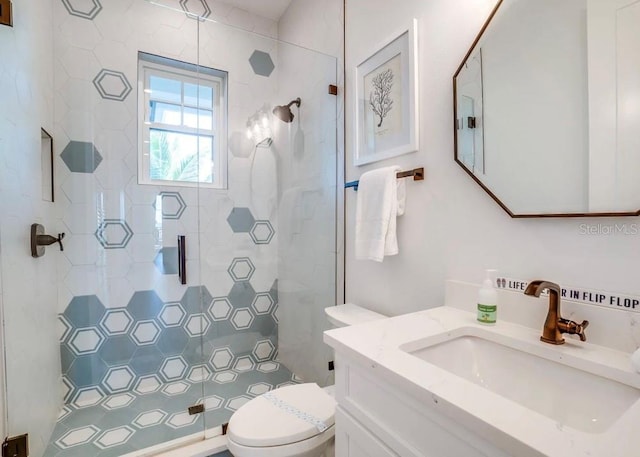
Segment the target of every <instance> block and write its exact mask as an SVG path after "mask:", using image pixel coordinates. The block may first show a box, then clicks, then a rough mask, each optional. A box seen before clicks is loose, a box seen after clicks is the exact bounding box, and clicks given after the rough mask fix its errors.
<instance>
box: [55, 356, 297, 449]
mask: <svg viewBox="0 0 640 457" xmlns="http://www.w3.org/2000/svg"><path fill="white" fill-rule="evenodd" d="M265 364H267V365H265ZM261 365H262V370H261V371H258V370H257V369H252V370H248V371H245V372H240V373H238V372H231V371H230V372H227V373H228V378H227V379H222V381H224V382H223V383H220V381H221V379H220V378H218V381H217V382H214V381H211V380H210V381H206V382H204V383H192V382H189V381H188V380H183V381H177V382H172V383H168V384H164V385H161V386H158V388H157V389H156V390H155V391H154V392H149V393H147V394H144V395H140V394H138V393H136V392H133V391H132V392H126V393H122V394H117V395H112V396H109V397H107V398H105V399H104V400H103V401H102V402H101V403H100V404H99V405H96V406H90V407H85V408H72V407H71V406H65V408H64V409H63V410H62V412H61V413H60V418H59V420H58V423H57V425H56V427H55V430H54V432H53V436H52V437H51V440H50V443H49V446H48V447H47V449H46V451H45V455H44V457H94V456H99V457H117V456H121V455H124V454H127V453H129V452H133V451H136V450H140V449H144V448H146V447H149V446H153V445H156V444H160V443H163V442H167V441H170V440H173V439H176V438H180V437H183V436H187V435H191V434H194V433H198V432H200V431H202V430H204V429H205V428H211V427H216V426H218V425H220V424H223V423H225V422H227V421H228V420H229V418H230V417H231V415H232V414H233V412H234V411H235V410H236V409H238V408H239V407H240V406H242V405H243V404H244V403H246V402H247V401H249V400H250V399H251V398H253V397H255V396H257V395H260V394H262V393H264V392H267V391H269V390H271V389H273V388H276V387H278V386H282V385H286V384H293V383H297V382H300V380H299V379H298V378H297V377H296V376H295V375H293V374H292V373H291V372H290V371H289V370H288V369H287V368H286V367H285V366H284V365H282V364H280V363H277V362H264V363H262V364H261ZM199 402H204V404H205V413H204V414H201V415H195V416H189V414H188V413H187V407H188V406H191V405H195V404H198V403H199Z"/></svg>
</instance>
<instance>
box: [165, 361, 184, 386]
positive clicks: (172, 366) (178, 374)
mask: <svg viewBox="0 0 640 457" xmlns="http://www.w3.org/2000/svg"><path fill="white" fill-rule="evenodd" d="M186 370H187V363H186V362H185V361H184V359H183V358H182V357H170V358H168V359H166V360H165V361H164V363H163V364H162V368H160V374H161V375H162V377H163V378H164V379H165V380H167V381H173V380H175V379H180V378H182V377H183V376H184V373H185V371H186Z"/></svg>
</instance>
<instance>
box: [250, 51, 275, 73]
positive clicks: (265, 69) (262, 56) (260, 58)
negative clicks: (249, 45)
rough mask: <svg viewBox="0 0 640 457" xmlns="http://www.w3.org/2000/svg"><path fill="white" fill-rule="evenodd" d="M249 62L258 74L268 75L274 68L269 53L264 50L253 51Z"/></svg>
mask: <svg viewBox="0 0 640 457" xmlns="http://www.w3.org/2000/svg"><path fill="white" fill-rule="evenodd" d="M249 63H250V64H251V68H253V72H254V73H255V74H256V75H260V76H266V77H269V76H271V73H273V70H274V69H275V68H276V66H275V65H274V64H273V60H271V56H270V55H269V53H267V52H264V51H258V50H256V51H253V54H251V57H249Z"/></svg>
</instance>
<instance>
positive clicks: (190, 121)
mask: <svg viewBox="0 0 640 457" xmlns="http://www.w3.org/2000/svg"><path fill="white" fill-rule="evenodd" d="M198 111H199V112H200V124H199V125H198ZM184 125H185V126H187V127H191V128H194V129H203V130H213V112H212V111H208V110H204V109H201V110H197V109H195V108H185V109H184Z"/></svg>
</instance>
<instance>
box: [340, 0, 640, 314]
mask: <svg viewBox="0 0 640 457" xmlns="http://www.w3.org/2000/svg"><path fill="white" fill-rule="evenodd" d="M494 4H495V2H494V1H493V0H430V1H426V0H406V1H403V2H388V1H385V0H349V2H348V3H347V12H346V17H347V39H346V42H347V49H346V53H347V62H346V64H347V94H353V80H352V75H353V69H354V65H355V64H356V61H357V60H358V59H361V58H362V55H363V53H366V52H368V51H369V50H371V49H372V47H374V46H375V45H376V44H377V43H380V40H381V39H383V37H386V36H391V35H393V33H395V32H396V31H398V30H399V29H401V28H403V27H407V26H408V24H409V21H410V19H411V18H413V17H416V18H418V20H419V22H420V26H419V29H420V38H419V44H420V49H419V54H420V93H421V95H420V97H421V100H420V104H419V106H420V110H421V121H420V125H421V131H420V138H421V146H420V151H419V152H417V153H414V154H410V155H405V156H402V157H399V158H396V159H391V160H388V161H384V162H379V163H375V164H372V165H369V166H366V167H354V166H353V161H352V153H353V138H354V136H353V133H354V128H353V119H354V116H353V113H354V107H353V100H352V98H351V97H350V98H349V99H348V100H347V102H348V108H347V179H348V180H351V179H357V178H358V177H359V175H360V174H361V173H362V172H363V171H365V170H370V169H373V168H376V167H379V166H384V165H389V164H395V163H397V164H399V165H400V166H402V167H403V168H405V169H408V168H413V167H416V166H424V167H425V172H426V180H425V181H423V182H415V183H414V182H409V183H407V184H408V186H407V187H408V192H407V193H408V202H407V210H406V214H405V215H404V216H402V217H401V218H400V220H399V224H398V230H399V235H398V236H399V245H400V254H399V255H398V256H396V257H393V258H388V259H386V260H385V261H384V263H382V264H376V263H373V262H368V261H356V260H355V259H354V255H353V246H354V243H353V228H354V213H355V193H354V192H348V193H347V200H346V227H347V230H346V237H347V250H346V264H347V265H346V281H347V297H346V298H347V300H348V301H352V302H355V303H358V304H361V305H364V306H367V307H370V308H371V309H374V310H376V311H379V312H385V313H389V314H394V315H397V314H402V313H407V312H411V311H415V310H420V309H425V308H429V307H433V306H439V305H441V304H443V296H444V281H445V279H447V278H455V279H461V280H465V281H468V282H473V283H479V282H480V281H481V279H482V277H483V270H484V269H485V268H492V267H493V268H498V269H499V270H500V271H501V272H502V273H503V274H505V275H508V276H511V277H522V278H525V279H533V278H536V277H541V278H545V279H549V280H554V281H557V282H559V283H561V284H563V285H574V286H588V287H590V288H593V289H603V290H610V291H616V292H621V293H622V292H625V293H630V294H633V293H635V294H638V293H640V290H638V283H637V271H638V270H639V269H640V236H639V235H624V234H622V233H616V234H612V235H604V234H601V235H597V234H596V235H584V234H582V233H583V232H584V230H583V229H584V227H581V224H607V225H606V226H601V227H600V229H601V230H600V233H606V230H607V229H608V228H609V224H615V223H618V224H622V223H626V224H627V227H628V228H632V227H631V226H630V224H632V223H638V219H635V218H628V219H555V220H549V219H536V220H513V219H510V218H509V217H508V215H507V214H506V213H505V212H504V211H503V210H502V209H500V208H499V207H498V205H496V204H495V203H494V201H493V200H492V199H491V198H490V197H489V196H488V195H487V194H486V193H485V192H484V191H483V190H482V189H481V188H480V187H478V185H477V184H476V183H475V182H473V181H472V180H471V178H470V177H469V176H468V175H466V173H465V172H464V170H462V169H461V168H460V166H459V165H457V164H456V163H455V162H454V161H453V134H452V132H453V129H452V122H453V108H452V104H453V102H452V98H453V95H452V84H451V78H452V76H453V74H454V72H455V70H456V68H457V67H458V65H459V64H460V62H461V61H462V59H463V57H464V55H465V54H466V52H467V50H468V48H469V46H470V45H471V43H472V42H473V39H474V38H475V36H476V34H477V33H478V31H479V30H480V28H481V26H482V24H483V23H484V21H485V19H486V18H487V16H488V14H489V12H490V10H491V8H492V7H493V6H494ZM541 134H544V132H541ZM597 228H598V227H596V229H597Z"/></svg>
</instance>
